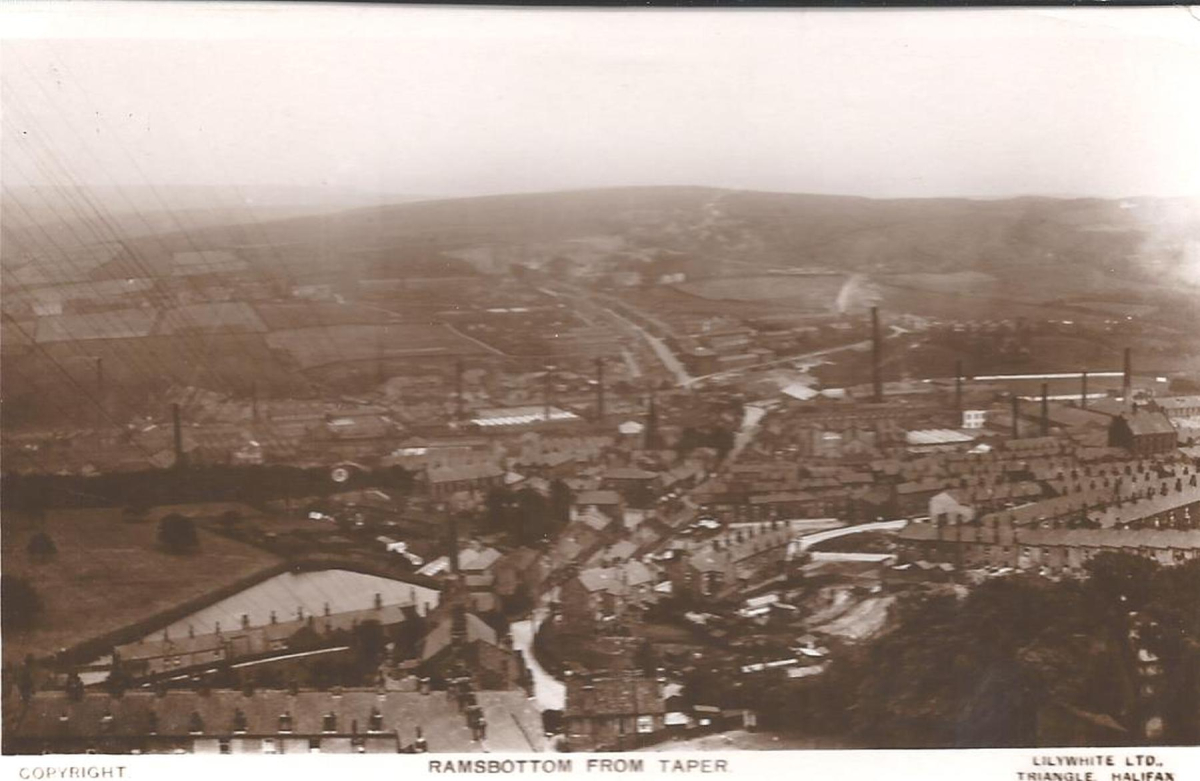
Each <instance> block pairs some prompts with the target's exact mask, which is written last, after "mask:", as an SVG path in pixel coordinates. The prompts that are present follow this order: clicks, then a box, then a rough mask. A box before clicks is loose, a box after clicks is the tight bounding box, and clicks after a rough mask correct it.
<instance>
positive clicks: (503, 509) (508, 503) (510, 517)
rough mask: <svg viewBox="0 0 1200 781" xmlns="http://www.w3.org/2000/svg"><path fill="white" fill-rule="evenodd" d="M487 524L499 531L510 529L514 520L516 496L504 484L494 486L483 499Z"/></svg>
mask: <svg viewBox="0 0 1200 781" xmlns="http://www.w3.org/2000/svg"><path fill="white" fill-rule="evenodd" d="M484 504H485V506H486V507H487V522H488V525H489V526H490V527H491V528H493V529H496V530H499V531H505V532H508V531H512V530H513V526H514V520H515V512H514V511H515V509H516V496H515V494H513V492H512V491H511V490H510V489H508V488H505V487H504V486H495V487H494V488H492V489H490V490H489V491H488V493H487V498H486V499H485V500H484Z"/></svg>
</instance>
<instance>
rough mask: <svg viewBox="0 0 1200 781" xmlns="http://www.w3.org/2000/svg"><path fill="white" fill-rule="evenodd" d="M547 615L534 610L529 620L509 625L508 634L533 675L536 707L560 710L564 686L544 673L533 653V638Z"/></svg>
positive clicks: (563, 702)
mask: <svg viewBox="0 0 1200 781" xmlns="http://www.w3.org/2000/svg"><path fill="white" fill-rule="evenodd" d="M548 615H549V611H548V610H547V609H546V608H544V607H538V608H535V609H534V611H533V614H532V615H531V616H530V617H529V618H527V619H525V620H524V621H516V622H514V623H513V624H511V625H510V626H509V632H510V633H511V634H512V641H513V648H515V649H517V650H518V651H520V652H521V654H522V655H523V656H524V657H525V664H526V665H528V666H529V671H530V673H532V675H533V696H534V699H535V700H536V701H537V704H538V707H539V708H540V709H542V710H562V709H563V708H564V707H565V706H566V704H567V687H566V685H565V684H564V683H563V682H562V681H560V680H558V679H557V678H555V677H554V676H553V675H551V674H550V673H548V672H546V670H545V669H544V668H543V667H542V666H541V665H540V664H539V663H538V660H537V657H536V656H535V655H534V653H533V638H534V636H535V635H536V634H537V630H538V627H539V626H541V625H542V622H543V621H545V620H546V617H547V616H548Z"/></svg>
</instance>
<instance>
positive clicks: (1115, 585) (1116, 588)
mask: <svg viewBox="0 0 1200 781" xmlns="http://www.w3.org/2000/svg"><path fill="white" fill-rule="evenodd" d="M1157 568H1158V567H1157V565H1156V564H1155V563H1154V562H1152V561H1150V560H1149V559H1146V558H1143V557H1142V556H1137V555H1134V554H1132V553H1101V554H1099V555H1098V556H1096V557H1095V558H1093V559H1092V560H1091V561H1089V562H1088V563H1087V564H1086V565H1085V569H1086V570H1087V572H1088V575H1090V576H1091V578H1090V583H1091V585H1092V587H1093V588H1094V589H1095V590H1096V592H1097V593H1099V594H1100V596H1102V597H1103V598H1105V599H1107V600H1109V602H1110V603H1111V604H1112V606H1113V607H1116V608H1121V609H1123V610H1138V609H1140V608H1141V606H1142V605H1143V604H1144V603H1145V601H1146V600H1147V599H1148V598H1149V596H1150V585H1151V580H1152V579H1153V577H1154V571H1155V570H1156V569H1157Z"/></svg>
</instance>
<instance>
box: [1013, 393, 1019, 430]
mask: <svg viewBox="0 0 1200 781" xmlns="http://www.w3.org/2000/svg"><path fill="white" fill-rule="evenodd" d="M1012 438H1013V439H1020V438H1021V397H1020V396H1018V395H1017V394H1015V393H1014V394H1013V397H1012Z"/></svg>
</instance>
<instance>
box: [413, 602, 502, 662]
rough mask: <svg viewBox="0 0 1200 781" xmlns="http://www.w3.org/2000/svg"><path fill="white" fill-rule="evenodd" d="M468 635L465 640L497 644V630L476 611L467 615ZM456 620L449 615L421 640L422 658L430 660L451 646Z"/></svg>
mask: <svg viewBox="0 0 1200 781" xmlns="http://www.w3.org/2000/svg"><path fill="white" fill-rule="evenodd" d="M464 617H465V618H466V625H467V626H466V628H467V636H466V637H465V638H464V640H465V642H467V643H473V642H476V641H481V642H484V643H487V644H488V645H496V640H497V638H496V630H495V629H492V628H491V627H490V626H488V625H487V623H486V622H484V620H483V619H482V618H480V617H479V616H477V615H475V614H474V613H467V614H466V616H464ZM453 624H454V620H453V618H451V617H449V616H447V617H446V618H445V619H443V620H442V621H440V622H438V624H437V625H436V626H434V627H433V629H431V630H429V633H428V634H427V635H425V638H424V639H423V640H422V641H421V659H422V660H428V659H431V658H433V657H434V656H437V654H439V653H441V651H442V650H443V649H445V648H448V647H449V646H450V641H451V634H452V630H453Z"/></svg>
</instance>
